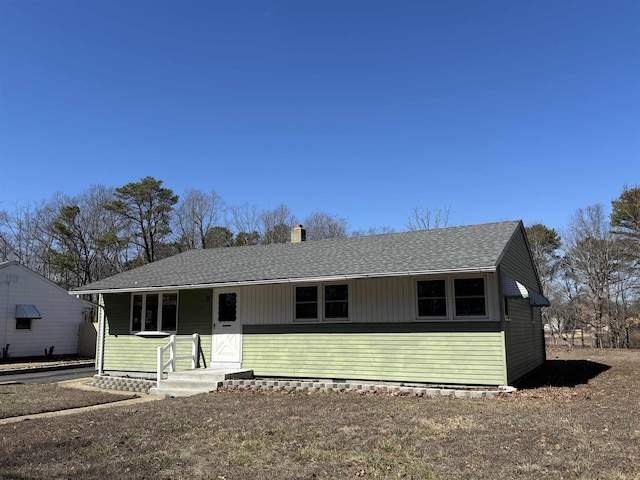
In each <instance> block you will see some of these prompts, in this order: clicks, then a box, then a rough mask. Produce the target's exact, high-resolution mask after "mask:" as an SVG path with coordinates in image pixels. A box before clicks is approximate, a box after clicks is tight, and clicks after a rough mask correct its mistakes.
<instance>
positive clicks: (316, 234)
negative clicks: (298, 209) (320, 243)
mask: <svg viewBox="0 0 640 480" xmlns="http://www.w3.org/2000/svg"><path fill="white" fill-rule="evenodd" d="M303 225H304V228H305V229H306V231H307V240H322V239H324V238H341V237H346V236H347V221H346V220H345V219H344V218H343V217H341V216H339V215H331V214H329V213H325V212H314V213H312V214H310V215H309V216H308V217H307V218H305V220H304V222H303Z"/></svg>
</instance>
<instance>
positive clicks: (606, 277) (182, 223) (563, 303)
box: [0, 177, 640, 347]
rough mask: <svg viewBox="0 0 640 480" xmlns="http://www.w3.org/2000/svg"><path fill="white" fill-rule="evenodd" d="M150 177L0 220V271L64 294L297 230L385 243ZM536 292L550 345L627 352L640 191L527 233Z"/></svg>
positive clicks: (334, 221) (426, 216)
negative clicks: (43, 282) (10, 265)
mask: <svg viewBox="0 0 640 480" xmlns="http://www.w3.org/2000/svg"><path fill="white" fill-rule="evenodd" d="M162 183H163V182H162V181H161V180H156V179H155V178H153V177H146V178H143V179H141V180H140V181H139V182H132V183H128V184H126V185H123V186H121V187H118V188H109V187H105V186H103V185H93V186H91V187H90V188H89V189H88V190H86V191H84V192H82V193H81V194H79V195H77V196H75V197H70V196H67V195H64V194H62V193H57V194H55V195H53V196H52V197H51V198H50V199H49V200H45V201H42V202H40V203H38V204H34V205H22V206H20V205H16V206H15V207H14V209H13V210H7V209H3V210H0V261H4V260H17V261H18V262H20V263H21V264H23V265H25V266H27V267H28V268H30V269H32V270H34V271H36V272H38V273H40V274H41V275H43V276H45V277H46V278H49V279H51V280H52V281H54V282H56V283H58V284H59V285H61V286H62V287H64V288H66V289H69V288H73V287H77V286H82V285H85V284H87V283H91V282H94V281H97V280H100V279H102V278H105V277H108V276H110V275H114V274H116V273H120V272H123V271H126V270H129V269H131V268H135V267H137V266H140V265H143V264H145V263H150V262H154V261H156V260H160V259H162V258H166V257H169V256H171V255H175V254H177V253H180V252H184V251H187V250H192V249H204V248H224V247H232V246H249V245H261V244H262V245H264V244H272V243H285V242H288V241H290V232H291V229H292V228H293V226H294V225H296V224H297V223H301V224H303V225H304V228H305V229H306V231H307V240H309V241H314V240H321V239H325V238H338V237H346V236H350V235H351V236H356V235H371V234H377V233H390V232H393V229H391V228H388V227H384V228H370V229H367V230H358V231H353V230H350V229H349V226H348V222H347V220H346V219H345V218H344V217H341V216H340V215H337V214H331V213H327V212H322V211H316V212H313V213H311V214H309V215H307V216H306V217H305V218H302V219H300V218H298V217H296V216H295V215H294V213H293V212H292V211H291V209H290V208H289V207H288V206H286V205H278V206H277V207H275V208H272V209H261V208H259V207H258V206H255V205H249V204H244V205H236V206H229V205H227V204H226V203H225V202H224V200H223V199H222V198H221V197H220V195H218V194H217V193H216V192H215V191H214V190H211V191H209V192H202V191H200V190H193V189H191V190H187V191H186V192H185V193H184V194H183V195H182V196H181V197H179V196H178V195H176V194H175V193H174V192H173V191H172V190H171V189H169V188H166V187H164V186H163V184H162ZM447 226H449V208H448V207H447V208H440V209H433V208H429V207H426V208H422V207H416V208H414V209H413V210H412V211H411V212H410V214H409V216H408V218H407V223H406V225H405V227H406V229H407V230H421V229H430V228H441V227H447ZM526 230H527V236H528V239H529V244H530V247H531V251H532V255H533V258H534V261H535V263H536V265H537V268H538V273H539V276H540V280H541V282H542V286H543V291H544V292H545V294H546V295H547V297H549V299H550V300H551V306H550V307H547V308H544V309H543V312H542V314H543V321H544V322H545V324H547V325H549V326H550V328H551V334H552V336H553V339H554V341H555V342H560V341H563V342H566V343H567V344H569V345H573V344H574V343H576V342H579V341H584V339H583V338H580V337H578V338H576V335H577V334H582V333H584V332H585V331H589V332H590V333H592V335H590V337H589V341H590V342H593V345H594V346H597V347H603V346H610V347H629V346H630V343H631V334H632V331H633V329H634V327H637V326H638V323H639V320H638V319H639V317H640V275H639V267H640V260H639V259H640V187H634V188H629V187H624V189H623V191H622V193H621V194H620V196H619V197H618V198H617V199H615V200H613V201H612V212H611V214H610V215H609V216H607V215H606V214H605V207H604V206H603V205H601V204H598V205H593V206H589V207H587V208H584V209H582V208H581V209H579V210H578V211H577V212H576V213H575V215H574V216H573V218H572V220H571V222H570V224H569V226H568V227H567V228H566V231H565V232H563V233H562V236H561V235H560V234H559V233H558V232H556V230H554V229H550V228H548V227H546V226H545V225H543V224H539V223H538V224H533V225H530V226H528V227H527V228H526Z"/></svg>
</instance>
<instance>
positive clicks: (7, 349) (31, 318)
mask: <svg viewBox="0 0 640 480" xmlns="http://www.w3.org/2000/svg"><path fill="white" fill-rule="evenodd" d="M83 307H84V302H83V301H82V300H79V299H78V298H76V297H73V296H70V295H69V294H68V293H67V291H66V290H64V289H63V288H61V287H59V286H58V285H56V284H55V283H53V282H52V281H50V280H48V279H46V278H44V277H43V276H41V275H39V274H37V273H36V272H34V271H33V270H30V269H29V268H27V267H25V266H23V265H21V264H20V263H18V262H15V261H9V262H0V358H3V357H9V358H17V357H32V356H43V355H45V350H46V351H47V352H52V353H53V354H54V355H75V354H76V353H77V351H78V329H79V327H80V324H81V323H82V319H83V318H82V312H83ZM51 347H54V348H53V350H50V349H51Z"/></svg>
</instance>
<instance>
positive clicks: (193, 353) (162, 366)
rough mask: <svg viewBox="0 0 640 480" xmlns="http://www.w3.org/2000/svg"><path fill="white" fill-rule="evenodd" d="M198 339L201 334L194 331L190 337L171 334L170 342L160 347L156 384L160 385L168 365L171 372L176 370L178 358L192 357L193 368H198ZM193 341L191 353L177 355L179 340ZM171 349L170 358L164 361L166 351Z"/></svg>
mask: <svg viewBox="0 0 640 480" xmlns="http://www.w3.org/2000/svg"><path fill="white" fill-rule="evenodd" d="M198 340H199V335H198V334H197V333H194V334H193V335H191V336H190V337H178V336H177V335H171V336H170V337H169V343H167V344H166V345H165V346H164V347H158V358H157V371H158V377H157V379H156V385H157V386H158V387H160V381H161V380H162V375H163V374H164V371H165V369H166V368H167V367H169V371H170V372H175V371H176V360H187V359H191V368H192V369H194V368H196V365H197V364H198V353H199V352H198V343H199V342H198ZM185 341H189V342H191V355H176V344H177V343H178V342H185ZM167 350H169V360H167V361H166V362H165V361H164V353H165V352H166V351H167Z"/></svg>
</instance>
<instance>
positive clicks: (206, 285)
mask: <svg viewBox="0 0 640 480" xmlns="http://www.w3.org/2000/svg"><path fill="white" fill-rule="evenodd" d="M496 270H497V268H496V267H495V266H494V267H473V268H460V269H456V270H415V271H406V272H385V273H360V274H351V275H325V276H320V277H293V278H276V279H270V280H238V281H234V282H217V283H192V284H180V285H162V286H144V287H124V288H105V289H96V290H80V289H79V290H71V291H70V292H69V294H70V295H88V294H92V293H131V292H166V291H174V290H189V289H195V288H228V287H240V286H248V285H272V284H283V283H319V282H337V281H344V280H355V279H362V278H384V277H415V276H421V275H444V274H456V273H492V272H495V271H496Z"/></svg>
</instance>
